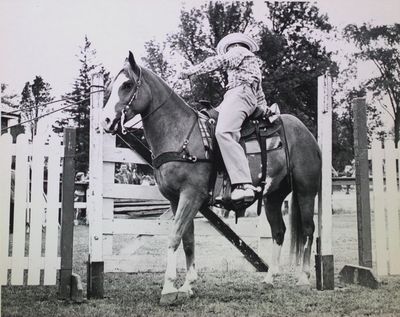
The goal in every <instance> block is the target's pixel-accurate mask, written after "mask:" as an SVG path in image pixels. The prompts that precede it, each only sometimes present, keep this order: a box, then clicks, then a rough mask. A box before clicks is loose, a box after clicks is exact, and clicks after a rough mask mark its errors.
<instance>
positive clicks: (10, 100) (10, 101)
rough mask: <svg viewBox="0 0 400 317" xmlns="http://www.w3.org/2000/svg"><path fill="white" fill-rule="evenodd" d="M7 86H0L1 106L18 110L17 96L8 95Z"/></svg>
mask: <svg viewBox="0 0 400 317" xmlns="http://www.w3.org/2000/svg"><path fill="white" fill-rule="evenodd" d="M7 86H8V85H7V84H1V86H0V89H1V104H3V105H7V106H9V107H10V108H18V106H19V103H18V97H19V96H18V94H9V93H8V92H7Z"/></svg>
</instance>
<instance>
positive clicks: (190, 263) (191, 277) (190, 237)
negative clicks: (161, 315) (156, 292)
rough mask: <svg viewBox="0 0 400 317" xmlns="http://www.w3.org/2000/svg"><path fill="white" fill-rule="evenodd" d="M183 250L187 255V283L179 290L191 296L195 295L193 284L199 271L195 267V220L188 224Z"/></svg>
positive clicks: (183, 237)
mask: <svg viewBox="0 0 400 317" xmlns="http://www.w3.org/2000/svg"><path fill="white" fill-rule="evenodd" d="M182 243H183V250H184V251H185V256H186V269H187V272H186V278H185V283H184V284H183V285H182V286H181V288H180V289H179V292H183V293H187V294H188V295H189V296H192V295H193V290H192V286H193V284H194V282H195V281H196V280H197V272H196V268H195V256H194V254H195V253H194V251H195V240H194V222H193V220H192V221H191V222H190V224H189V225H188V228H187V229H186V231H185V232H184V234H183V236H182Z"/></svg>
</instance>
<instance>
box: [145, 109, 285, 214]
mask: <svg viewBox="0 0 400 317" xmlns="http://www.w3.org/2000/svg"><path fill="white" fill-rule="evenodd" d="M200 105H201V106H202V108H203V109H201V110H198V112H197V115H198V120H197V123H198V126H199V128H200V132H201V136H202V141H203V145H204V158H199V157H196V156H194V155H192V154H191V153H190V152H189V150H188V146H187V145H188V143H189V140H190V136H191V134H192V132H193V130H194V128H195V126H196V125H197V124H196V122H195V123H194V124H193V126H192V128H191V129H190V131H189V132H188V135H187V137H186V138H185V141H184V143H183V145H182V147H181V149H180V150H179V151H173V152H164V153H161V154H159V155H158V156H156V157H152V165H153V167H154V168H159V167H160V166H161V165H162V164H164V163H166V162H171V161H181V162H188V163H196V162H209V163H210V162H212V163H213V169H214V171H213V173H212V177H211V178H210V182H209V192H210V193H212V194H211V197H210V202H209V205H210V206H217V207H223V208H225V209H227V210H234V211H235V213H236V219H237V218H238V217H242V216H244V213H245V211H246V208H247V207H249V206H250V205H252V204H253V203H254V202H255V201H256V200H258V206H257V214H258V215H259V214H260V213H261V205H262V196H263V191H264V187H265V181H266V176H267V153H268V152H269V151H274V150H278V149H282V148H283V149H284V151H285V154H286V164H287V165H288V166H289V155H288V150H287V142H286V136H285V129H284V126H283V124H282V121H281V119H280V117H279V116H278V115H275V114H273V115H272V116H271V117H273V118H274V120H270V118H271V117H264V113H262V112H261V111H260V112H257V111H256V112H255V113H253V114H252V115H251V116H250V117H249V118H247V119H246V120H245V121H244V123H243V125H242V129H241V139H240V144H241V145H242V147H243V149H244V151H245V153H246V156H247V158H248V159H250V158H251V159H252V160H254V159H256V160H257V159H258V161H256V162H257V164H256V166H260V171H259V172H258V173H257V175H260V177H259V179H258V180H256V181H255V182H254V183H253V186H255V187H257V189H258V192H257V193H256V195H255V199H254V201H252V202H250V203H244V202H234V201H232V200H231V199H230V196H231V182H230V179H229V176H228V173H227V171H226V168H225V165H224V162H223V159H222V155H221V152H220V149H219V146H218V143H217V140H216V138H215V128H216V125H217V121H218V112H217V111H216V110H215V109H213V108H212V107H210V104H209V102H207V101H200ZM200 108H201V107H200ZM206 108H208V109H206ZM288 170H289V169H288ZM221 180H222V182H221ZM216 183H218V184H221V183H222V186H217V185H216ZM221 187H222V196H221V195H220V194H221ZM218 197H221V198H218Z"/></svg>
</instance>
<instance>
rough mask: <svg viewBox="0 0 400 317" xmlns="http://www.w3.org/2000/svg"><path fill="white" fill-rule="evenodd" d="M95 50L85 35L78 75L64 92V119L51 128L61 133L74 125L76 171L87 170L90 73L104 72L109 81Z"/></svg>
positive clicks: (107, 78)
mask: <svg viewBox="0 0 400 317" xmlns="http://www.w3.org/2000/svg"><path fill="white" fill-rule="evenodd" d="M95 56H96V50H95V49H93V48H92V43H91V42H90V41H89V39H88V38H87V37H86V36H85V39H84V45H83V46H82V47H80V54H79V56H78V58H79V62H80V63H81V66H80V69H79V76H78V77H77V78H76V79H75V82H74V83H73V84H72V90H71V92H68V93H66V94H65V95H64V96H63V98H65V99H67V100H66V101H65V106H68V105H70V107H69V108H67V109H65V110H64V111H63V112H64V114H66V117H65V118H64V119H61V120H58V121H56V125H55V126H53V130H54V131H55V132H57V133H62V132H63V129H64V127H65V126H67V125H73V126H75V127H76V166H75V168H76V171H77V172H85V173H86V172H87V171H88V168H89V134H90V132H89V125H90V87H91V74H92V73H94V72H96V71H99V72H102V73H103V74H104V78H105V82H106V83H107V82H108V81H109V73H108V72H106V71H105V69H104V67H102V66H101V65H100V64H96V63H95Z"/></svg>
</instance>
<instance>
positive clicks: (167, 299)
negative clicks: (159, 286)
mask: <svg viewBox="0 0 400 317" xmlns="http://www.w3.org/2000/svg"><path fill="white" fill-rule="evenodd" d="M178 293H179V292H173V293H167V294H161V298H160V305H163V306H168V305H172V304H175V303H176V301H177V299H178Z"/></svg>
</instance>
